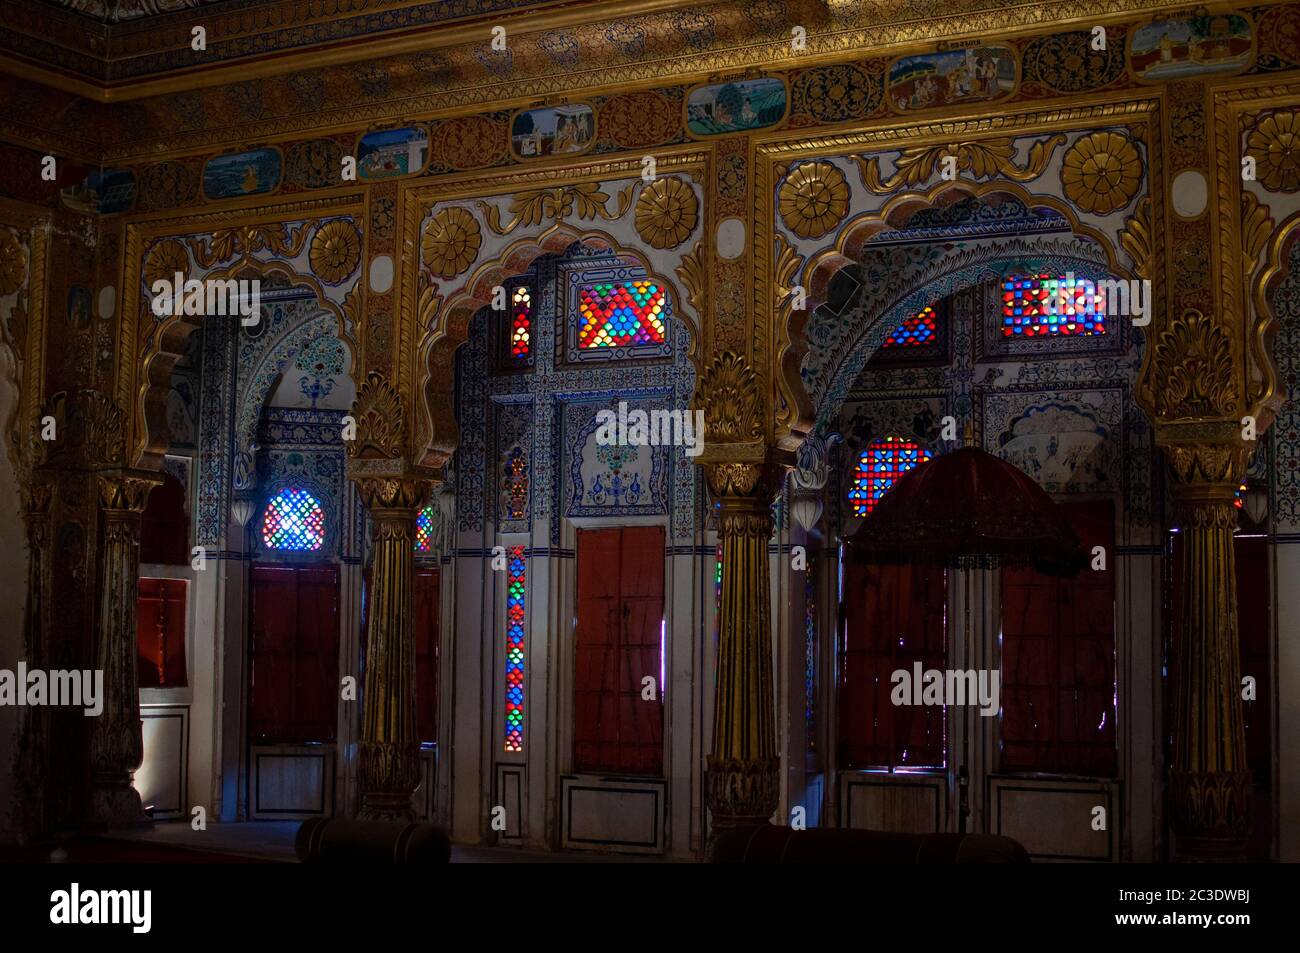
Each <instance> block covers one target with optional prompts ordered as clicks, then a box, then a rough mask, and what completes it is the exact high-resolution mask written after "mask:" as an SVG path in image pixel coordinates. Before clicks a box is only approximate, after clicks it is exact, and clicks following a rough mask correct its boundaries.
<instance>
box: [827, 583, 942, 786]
mask: <svg viewBox="0 0 1300 953" xmlns="http://www.w3.org/2000/svg"><path fill="white" fill-rule="evenodd" d="M946 582H947V580H946V575H945V572H944V570H943V569H941V568H934V567H930V566H863V565H858V564H856V563H851V562H850V563H846V565H845V567H844V625H845V640H844V652H843V655H842V657H841V667H842V670H841V684H842V688H841V691H840V742H839V743H840V761H841V763H842V764H843V765H844V766H845V767H853V768H889V769H894V768H936V767H943V766H944V764H945V763H946V754H947V752H946V748H945V743H944V742H945V735H944V710H943V708H941V707H938V706H932V705H902V706H896V705H894V704H893V702H892V701H891V700H890V692H891V691H892V689H893V682H892V676H893V673H894V672H895V671H896V670H898V669H904V670H906V671H908V672H911V671H912V666H913V663H915V662H920V663H921V667H922V669H931V668H940V669H941V668H944V667H946V665H947V641H946V631H945V616H946V609H947V602H948V598H947V588H946Z"/></svg>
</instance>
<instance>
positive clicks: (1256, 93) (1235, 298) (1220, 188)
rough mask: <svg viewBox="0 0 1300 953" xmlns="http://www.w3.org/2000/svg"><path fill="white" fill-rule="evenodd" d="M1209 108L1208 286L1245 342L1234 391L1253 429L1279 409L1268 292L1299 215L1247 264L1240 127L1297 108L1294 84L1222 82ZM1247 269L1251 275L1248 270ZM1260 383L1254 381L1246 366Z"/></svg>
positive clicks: (1298, 85)
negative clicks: (1212, 242) (1214, 250)
mask: <svg viewBox="0 0 1300 953" xmlns="http://www.w3.org/2000/svg"><path fill="white" fill-rule="evenodd" d="M1209 98H1210V101H1211V104H1212V107H1213V120H1212V121H1213V124H1214V130H1213V135H1214V150H1213V151H1214V165H1213V167H1212V169H1211V175H1212V178H1211V182H1210V190H1211V194H1212V195H1213V196H1214V202H1213V204H1212V205H1211V208H1210V215H1211V228H1212V229H1213V231H1214V233H1215V234H1216V235H1218V241H1219V254H1218V255H1217V256H1215V273H1214V276H1213V277H1214V281H1215V284H1214V285H1213V287H1217V288H1221V289H1222V290H1221V292H1220V295H1219V300H1220V301H1221V302H1222V310H1223V312H1224V314H1223V315H1222V320H1224V321H1225V322H1227V326H1228V327H1231V328H1240V329H1241V333H1240V334H1233V335H1232V337H1233V338H1234V340H1238V339H1241V340H1244V343H1245V347H1246V349H1247V353H1245V354H1242V355H1240V356H1237V355H1234V358H1237V360H1236V365H1237V367H1236V373H1237V375H1238V380H1239V384H1240V386H1239V388H1238V393H1240V394H1242V395H1243V398H1244V400H1245V406H1244V408H1242V410H1243V412H1244V413H1246V414H1250V415H1252V416H1254V417H1255V418H1256V420H1257V422H1258V429H1259V430H1261V431H1262V430H1263V429H1264V428H1265V427H1267V426H1268V425H1269V424H1270V423H1271V422H1272V420H1273V418H1274V416H1275V415H1276V413H1277V411H1278V410H1279V409H1280V408H1281V405H1282V399H1283V398H1282V395H1281V394H1280V393H1279V391H1278V384H1279V378H1278V370H1277V364H1276V362H1275V361H1274V360H1273V353H1272V340H1273V337H1274V335H1275V334H1276V332H1277V317H1276V315H1274V314H1273V313H1272V307H1271V306H1270V304H1269V302H1268V294H1269V292H1270V290H1271V289H1272V286H1273V285H1274V284H1275V282H1276V281H1277V280H1279V275H1280V274H1281V273H1282V272H1283V271H1284V270H1285V268H1286V261H1285V259H1284V258H1283V257H1282V256H1283V255H1284V253H1285V250H1286V249H1287V247H1288V245H1289V243H1290V240H1291V235H1292V233H1293V232H1294V231H1295V229H1296V227H1297V224H1300V223H1298V222H1297V221H1296V219H1297V216H1291V217H1290V218H1288V219H1287V220H1286V221H1285V222H1283V223H1282V224H1281V225H1280V226H1278V227H1277V228H1276V230H1275V231H1274V232H1273V233H1272V235H1271V237H1270V238H1269V240H1268V241H1267V243H1266V245H1265V247H1264V249H1263V250H1262V251H1261V253H1260V255H1259V258H1260V259H1262V260H1260V261H1256V260H1253V259H1254V256H1252V255H1251V254H1250V253H1249V251H1247V250H1244V249H1245V245H1244V242H1245V238H1246V236H1243V234H1242V230H1243V228H1244V227H1248V226H1249V225H1252V224H1254V223H1246V222H1243V213H1244V212H1245V207H1244V206H1243V204H1242V194H1243V192H1244V190H1243V188H1242V183H1241V172H1240V168H1241V167H1240V163H1241V155H1242V147H1241V139H1242V129H1243V123H1244V122H1253V120H1254V118H1255V116H1256V115H1257V114H1258V113H1260V112H1263V111H1265V110H1268V109H1276V108H1279V107H1288V106H1290V107H1294V106H1296V105H1300V80H1296V79H1292V80H1289V81H1279V80H1278V79H1277V78H1276V77H1272V76H1265V77H1258V78H1251V79H1249V80H1243V79H1241V78H1238V79H1236V80H1233V81H1224V82H1223V83H1222V84H1221V85H1216V86H1214V87H1212V88H1211V91H1210V95H1209ZM1251 271H1253V272H1254V274H1253V275H1252V274H1251V273H1250V272H1251ZM1252 364H1253V366H1254V368H1255V369H1257V370H1258V379H1254V380H1252V377H1253V374H1252V367H1251V365H1252Z"/></svg>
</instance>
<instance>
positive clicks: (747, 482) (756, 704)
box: [698, 352, 780, 832]
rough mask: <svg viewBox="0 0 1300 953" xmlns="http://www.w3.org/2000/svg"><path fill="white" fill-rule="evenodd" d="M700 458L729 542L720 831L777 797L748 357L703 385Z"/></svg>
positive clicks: (759, 438) (768, 478) (763, 501)
mask: <svg viewBox="0 0 1300 953" xmlns="http://www.w3.org/2000/svg"><path fill="white" fill-rule="evenodd" d="M698 406H699V408H700V409H701V410H703V411H704V420H705V431H704V432H705V443H704V449H703V452H702V453H701V454H700V456H699V458H698V462H700V463H701V464H702V465H703V466H704V468H705V474H706V476H707V479H708V483H709V489H710V491H711V493H712V495H713V501H714V507H715V512H716V514H717V519H718V532H719V535H720V537H721V543H722V602H721V605H720V608H719V618H718V663H717V665H718V671H717V680H716V687H715V690H714V705H713V748H712V752H711V754H710V755H709V758H708V779H707V789H706V790H707V801H708V806H709V810H710V811H711V812H712V815H713V830H714V831H715V832H716V831H718V830H720V829H722V828H726V827H735V826H741V825H750V824H765V823H767V822H768V821H769V820H770V818H771V816H772V813H773V812H774V811H775V810H776V807H777V800H778V797H779V785H780V782H779V767H780V759H779V758H778V756H777V750H776V715H775V710H774V708H775V706H774V700H773V684H772V620H771V608H770V592H769V589H770V586H769V581H768V555H767V548H768V542H769V540H770V539H771V537H772V509H771V500H772V492H773V487H774V486H775V483H774V481H773V480H772V475H773V469H772V467H771V463H770V461H771V453H770V448H769V447H768V446H767V444H766V442H765V440H764V433H765V426H764V415H763V401H762V399H761V397H760V395H759V390H758V383H757V380H756V379H755V376H754V373H753V371H752V370H751V369H750V368H749V366H748V365H747V364H746V363H745V361H744V359H743V358H740V357H738V356H737V355H735V354H732V353H730V352H728V353H724V354H722V355H720V356H719V357H718V358H717V359H715V360H714V362H713V364H711V365H710V366H709V368H708V370H707V371H706V372H705V374H704V377H703V379H702V380H701V383H700V388H699V398H698Z"/></svg>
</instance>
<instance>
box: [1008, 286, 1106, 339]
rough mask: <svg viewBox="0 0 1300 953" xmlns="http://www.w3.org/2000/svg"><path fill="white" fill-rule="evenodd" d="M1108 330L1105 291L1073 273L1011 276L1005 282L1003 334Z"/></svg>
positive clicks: (1037, 335)
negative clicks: (1099, 289)
mask: <svg viewBox="0 0 1300 953" xmlns="http://www.w3.org/2000/svg"><path fill="white" fill-rule="evenodd" d="M1105 333H1106V299H1105V293H1104V292H1102V291H1098V290H1097V287H1096V285H1094V284H1093V282H1091V281H1089V280H1088V279H1087V278H1076V277H1074V275H1012V276H1011V277H1009V278H1007V279H1005V280H1004V281H1003V282H1002V336H1003V337H1005V338H1011V337H1026V338H1035V337H1052V336H1057V335H1065V336H1073V335H1087V334H1105Z"/></svg>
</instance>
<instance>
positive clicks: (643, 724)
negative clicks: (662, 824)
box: [574, 526, 664, 775]
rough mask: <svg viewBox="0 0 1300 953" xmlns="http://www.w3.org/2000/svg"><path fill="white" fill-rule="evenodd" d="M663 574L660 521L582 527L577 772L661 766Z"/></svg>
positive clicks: (650, 770) (644, 770) (646, 770)
mask: <svg viewBox="0 0 1300 953" xmlns="http://www.w3.org/2000/svg"><path fill="white" fill-rule="evenodd" d="M663 573H664V532H663V530H662V529H661V528H659V527H655V526H637V527H620V528H616V529H599V530H581V531H579V533H578V620H577V632H576V654H577V658H576V682H575V691H574V767H575V769H576V770H579V771H608V772H618V773H625V774H650V775H659V774H662V772H663V694H664V686H663V685H662V684H661V676H660V664H661V661H662V632H663V614H664V606H663V584H664V576H663ZM646 676H650V677H652V678H653V679H654V684H655V686H656V691H655V696H656V697H655V698H654V699H653V700H647V699H645V698H644V697H643V687H644V679H645V678H646Z"/></svg>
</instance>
